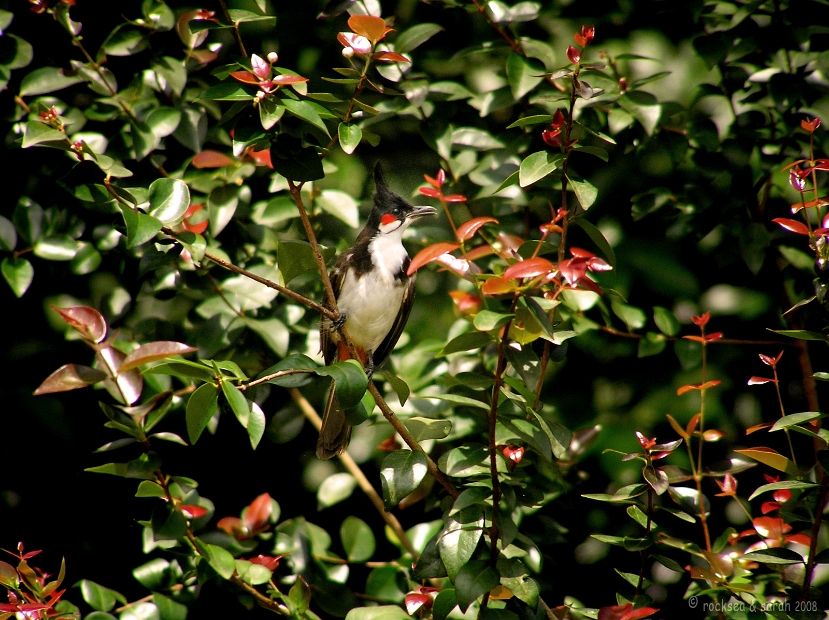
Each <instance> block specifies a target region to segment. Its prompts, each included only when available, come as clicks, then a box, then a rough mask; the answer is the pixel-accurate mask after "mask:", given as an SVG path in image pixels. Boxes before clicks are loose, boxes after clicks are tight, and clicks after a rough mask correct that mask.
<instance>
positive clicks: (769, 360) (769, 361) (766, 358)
mask: <svg viewBox="0 0 829 620" xmlns="http://www.w3.org/2000/svg"><path fill="white" fill-rule="evenodd" d="M759 356H760V361H761V362H763V363H764V364H765V365H766V366H771V367H772V368H774V367H775V366H777V362H779V361H780V358H781V357H783V351H780V353H778V354H777V357H772V356H770V355H763V354H762V353H760V354H759Z"/></svg>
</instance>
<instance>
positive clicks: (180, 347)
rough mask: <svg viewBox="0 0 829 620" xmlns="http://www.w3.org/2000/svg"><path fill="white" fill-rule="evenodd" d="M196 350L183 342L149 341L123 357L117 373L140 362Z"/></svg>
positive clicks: (139, 364)
mask: <svg viewBox="0 0 829 620" xmlns="http://www.w3.org/2000/svg"><path fill="white" fill-rule="evenodd" d="M196 351H198V349H196V348H195V347H191V346H190V345H186V344H183V343H181V342H173V341H170V340H157V341H156V342H149V343H147V344H145V345H142V346H140V347H138V348H137V349H136V350H135V351H133V352H132V353H130V354H129V355H127V357H126V358H124V361H123V363H122V364H121V366H120V368H118V373H119V374H120V373H122V372H126V371H128V370H131V369H133V368H137V367H138V366H141V365H142V364H147V363H149V362H155V361H157V360H162V359H165V358H167V357H172V356H174V355H184V354H185V353H195V352H196Z"/></svg>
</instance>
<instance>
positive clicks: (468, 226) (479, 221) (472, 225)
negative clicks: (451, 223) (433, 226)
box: [456, 216, 498, 242]
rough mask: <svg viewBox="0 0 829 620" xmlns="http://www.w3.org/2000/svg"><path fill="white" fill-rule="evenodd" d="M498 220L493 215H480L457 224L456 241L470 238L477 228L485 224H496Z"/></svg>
mask: <svg viewBox="0 0 829 620" xmlns="http://www.w3.org/2000/svg"><path fill="white" fill-rule="evenodd" d="M497 223H498V220H496V219H495V218H494V217H488V216H482V217H476V218H472V219H471V220H468V221H466V222H464V223H463V224H461V225H460V226H458V231H457V233H456V235H457V237H458V241H460V242H464V241H468V240H469V239H471V238H472V237H473V236H474V235H475V233H476V232H478V230H480V229H481V227H482V226H484V225H485V224H497Z"/></svg>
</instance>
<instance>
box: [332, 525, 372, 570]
mask: <svg viewBox="0 0 829 620" xmlns="http://www.w3.org/2000/svg"><path fill="white" fill-rule="evenodd" d="M340 540H342V543H343V549H345V554H346V557H347V558H348V561H349V562H366V561H368V560H370V559H371V557H372V556H373V555H374V550H375V549H376V547H377V543H376V542H375V540H374V533H373V532H372V531H371V528H370V527H369V526H368V524H366V522H365V521H363V520H362V519H358V518H357V517H355V516H348V517H346V518H345V520H344V521H343V524H342V525H341V526H340Z"/></svg>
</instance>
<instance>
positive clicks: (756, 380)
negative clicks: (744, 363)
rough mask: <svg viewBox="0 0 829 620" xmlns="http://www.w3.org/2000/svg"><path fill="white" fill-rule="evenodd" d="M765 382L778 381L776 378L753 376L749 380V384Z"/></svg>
mask: <svg viewBox="0 0 829 620" xmlns="http://www.w3.org/2000/svg"><path fill="white" fill-rule="evenodd" d="M764 383H777V381H775V380H774V379H769V378H767V377H751V378H750V379H749V380H748V384H749V385H762V384H764Z"/></svg>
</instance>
